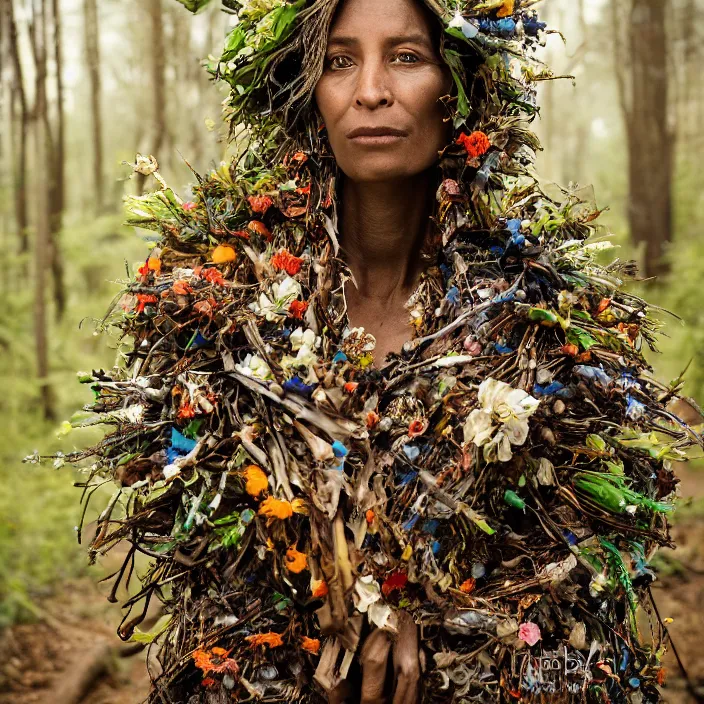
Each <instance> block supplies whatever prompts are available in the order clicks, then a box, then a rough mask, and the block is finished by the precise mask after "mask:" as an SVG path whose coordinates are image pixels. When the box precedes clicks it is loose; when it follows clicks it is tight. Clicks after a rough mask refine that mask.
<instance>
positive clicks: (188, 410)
mask: <svg viewBox="0 0 704 704" xmlns="http://www.w3.org/2000/svg"><path fill="white" fill-rule="evenodd" d="M177 415H178V417H179V418H184V419H187V418H195V415H196V408H195V406H194V405H193V404H192V403H188V402H185V403H183V404H181V407H180V408H179V409H178V414H177Z"/></svg>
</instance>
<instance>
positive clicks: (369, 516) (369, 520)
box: [365, 509, 374, 526]
mask: <svg viewBox="0 0 704 704" xmlns="http://www.w3.org/2000/svg"><path fill="white" fill-rule="evenodd" d="M365 518H366V519H367V525H369V526H370V525H371V524H372V523H374V511H372V510H371V509H369V510H368V511H367V513H366V514H365Z"/></svg>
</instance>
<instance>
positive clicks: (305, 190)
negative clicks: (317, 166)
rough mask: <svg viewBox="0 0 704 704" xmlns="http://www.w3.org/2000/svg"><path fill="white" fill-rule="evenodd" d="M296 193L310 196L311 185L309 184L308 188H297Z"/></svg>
mask: <svg viewBox="0 0 704 704" xmlns="http://www.w3.org/2000/svg"><path fill="white" fill-rule="evenodd" d="M296 193H299V194H300V195H302V196H309V195H310V184H308V185H307V186H301V187H300V188H297V189H296Z"/></svg>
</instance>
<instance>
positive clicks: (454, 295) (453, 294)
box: [445, 286, 460, 306]
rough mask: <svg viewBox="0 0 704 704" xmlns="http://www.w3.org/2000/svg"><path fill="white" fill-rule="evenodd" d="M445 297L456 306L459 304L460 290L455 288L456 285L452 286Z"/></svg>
mask: <svg viewBox="0 0 704 704" xmlns="http://www.w3.org/2000/svg"><path fill="white" fill-rule="evenodd" d="M445 298H446V299H447V300H448V301H449V302H450V303H452V305H453V306H458V305H459V304H460V290H459V289H458V288H457V286H453V287H452V288H451V289H449V291H448V292H447V293H446V294H445Z"/></svg>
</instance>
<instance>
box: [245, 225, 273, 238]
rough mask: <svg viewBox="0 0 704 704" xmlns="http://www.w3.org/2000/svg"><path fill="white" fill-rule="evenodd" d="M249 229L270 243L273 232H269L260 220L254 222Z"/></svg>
mask: <svg viewBox="0 0 704 704" xmlns="http://www.w3.org/2000/svg"><path fill="white" fill-rule="evenodd" d="M247 227H248V228H249V229H250V230H251V231H252V232H254V233H256V234H257V235H260V236H261V237H263V238H264V239H265V240H267V241H268V242H270V241H271V232H270V231H269V228H268V227H267V226H266V225H265V224H264V223H263V222H261V221H260V220H252V221H251V222H250V223H249V225H247Z"/></svg>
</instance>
